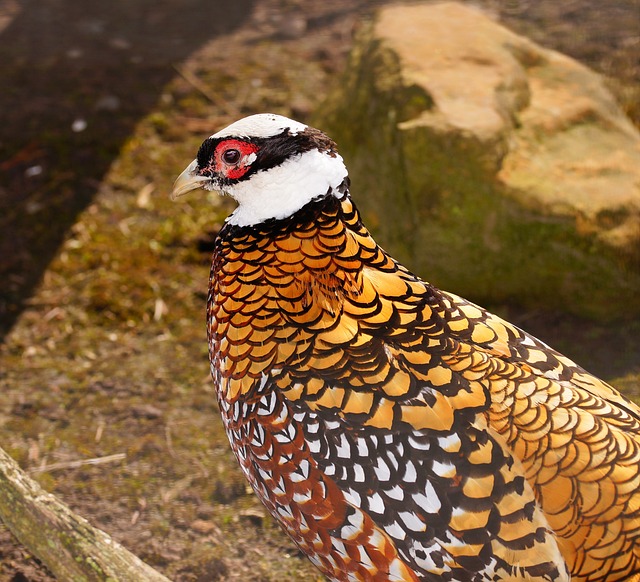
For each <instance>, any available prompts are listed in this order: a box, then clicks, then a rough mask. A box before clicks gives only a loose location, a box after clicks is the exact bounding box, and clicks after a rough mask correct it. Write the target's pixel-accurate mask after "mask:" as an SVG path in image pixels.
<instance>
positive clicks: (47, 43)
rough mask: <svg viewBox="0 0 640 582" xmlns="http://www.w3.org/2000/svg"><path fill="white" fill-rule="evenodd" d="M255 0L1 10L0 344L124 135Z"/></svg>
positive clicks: (51, 0) (40, 4) (125, 0)
mask: <svg viewBox="0 0 640 582" xmlns="http://www.w3.org/2000/svg"><path fill="white" fill-rule="evenodd" d="M252 9H253V2H252V0H239V1H236V2H221V1H216V0H178V1H176V0H162V1H160V2H151V1H150V0H118V1H114V2H99V1H96V0H91V1H88V2H74V1H73V0H62V1H60V0H43V1H37V2H36V1H24V2H22V3H21V4H20V5H18V4H16V3H11V2H6V3H5V4H4V6H2V5H0V26H1V22H2V20H3V19H4V21H5V22H6V21H8V22H9V23H8V25H5V26H6V27H5V28H4V30H3V31H2V32H1V33H0V62H2V63H3V65H2V67H1V68H0V87H2V91H0V111H2V112H3V113H4V115H3V116H2V117H3V122H2V124H1V126H0V281H2V285H1V286H0V342H1V341H2V339H3V338H4V336H5V335H6V333H7V332H8V330H9V329H10V328H11V326H12V325H13V323H14V322H15V319H16V317H17V315H18V314H19V313H20V311H21V309H22V308H23V306H24V304H25V301H27V300H28V298H29V297H30V296H31V295H32V292H33V288H34V286H35V285H37V283H38V281H39V280H40V278H41V276H42V274H43V272H44V270H45V269H46V267H47V265H48V264H49V262H50V260H51V259H52V257H53V255H54V253H55V252H56V249H57V248H58V246H59V245H60V243H61V242H62V240H63V238H64V236H65V232H66V231H67V229H68V228H69V227H70V226H71V225H72V224H73V223H74V222H75V220H76V217H77V216H78V214H79V212H81V211H82V210H83V209H84V208H85V207H86V206H87V205H88V204H89V203H90V201H91V200H92V198H93V196H94V194H95V193H96V190H97V187H98V185H99V183H100V181H101V180H102V178H103V176H104V174H105V172H106V171H107V170H108V168H109V167H110V165H111V163H112V162H113V160H114V159H115V158H116V156H117V155H118V152H119V151H120V148H121V146H122V145H123V142H124V141H125V140H126V139H127V137H128V136H129V135H130V134H131V132H132V130H133V128H134V127H135V125H136V124H137V123H138V121H139V120H140V119H141V118H143V117H144V116H145V115H146V114H147V113H148V112H149V111H150V109H151V108H153V107H154V105H156V104H157V102H158V99H159V98H160V95H161V92H162V89H163V87H164V85H165V84H166V83H167V82H168V81H169V80H170V79H171V78H172V77H174V76H175V75H176V69H175V65H177V64H179V63H180V62H181V61H182V60H184V59H186V58H187V57H188V56H189V55H190V54H191V53H192V52H193V51H195V50H196V49H198V48H199V47H200V46H201V45H202V44H203V43H205V42H206V41H209V40H211V39H212V38H213V37H214V36H216V35H220V34H224V33H228V32H230V31H231V30H232V29H233V28H235V27H237V26H238V25H239V24H240V23H241V22H242V21H244V20H245V19H246V18H247V17H248V15H249V14H250V12H251V11H252Z"/></svg>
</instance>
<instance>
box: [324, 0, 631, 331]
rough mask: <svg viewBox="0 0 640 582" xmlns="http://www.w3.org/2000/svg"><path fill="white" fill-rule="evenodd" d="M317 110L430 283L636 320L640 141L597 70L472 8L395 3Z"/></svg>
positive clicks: (395, 241)
mask: <svg viewBox="0 0 640 582" xmlns="http://www.w3.org/2000/svg"><path fill="white" fill-rule="evenodd" d="M319 117H320V119H318V120H316V123H317V124H321V126H322V127H324V128H326V129H327V130H328V131H329V133H330V134H331V135H332V137H334V139H335V140H336V141H337V142H338V144H339V146H340V149H341V151H342V153H343V155H344V157H345V159H346V161H347V165H348V166H349V168H350V173H351V178H352V191H353V193H354V197H355V199H356V201H357V202H358V203H359V207H360V208H361V210H362V211H363V214H364V216H365V219H366V221H367V224H368V225H369V226H370V227H371V228H372V230H373V231H374V234H375V235H376V236H377V238H378V240H379V242H381V243H382V244H383V246H385V247H386V248H388V250H389V251H391V252H392V253H393V254H395V255H397V256H398V258H400V259H401V260H402V261H403V262H405V263H406V264H407V265H408V266H409V267H411V268H412V269H413V270H414V271H416V272H418V273H419V274H420V275H421V276H423V277H425V278H426V279H427V280H430V281H432V282H433V283H435V284H436V285H438V286H441V287H443V288H446V289H448V290H451V291H454V292H456V293H459V294H461V295H464V296H467V297H469V298H472V299H474V300H476V301H478V302H480V303H484V304H489V305H495V304H498V303H518V304H520V305H524V306H528V307H532V308H545V309H557V310H563V311H569V312H572V313H574V314H578V315H581V316H585V315H586V316H589V317H593V318H597V319H616V318H623V317H630V316H638V315H640V269H639V268H638V267H639V266H640V134H639V133H638V131H637V129H636V128H635V127H634V126H633V124H632V123H631V122H630V121H629V120H628V119H627V118H626V117H625V115H624V113H623V112H622V111H621V109H620V107H619V106H618V105H617V103H616V101H615V99H614V98H613V96H612V95H611V94H610V92H609V91H608V90H607V89H606V87H605V85H604V82H603V80H602V79H601V77H600V76H599V75H597V74H596V73H594V72H592V71H591V70H589V69H588V68H587V67H585V66H583V65H581V64H579V63H577V62H576V61H574V60H573V59H571V58H569V57H567V56H564V55H561V54H559V53H557V52H555V51H552V50H548V49H545V48H543V47H541V46H539V45H537V44H535V43H533V42H532V41H530V40H528V39H526V38H524V37H522V36H519V35H517V34H515V33H513V32H511V31H509V30H508V29H506V28H504V27H503V26H501V25H500V24H498V23H497V22H495V21H494V20H492V19H491V18H490V17H489V16H488V15H486V14H484V13H482V12H481V11H479V10H478V9H475V8H473V7H470V6H468V5H462V4H458V3H453V2H446V3H441V4H424V5H408V6H389V7H386V8H383V9H381V10H380V11H379V12H378V14H377V16H376V17H375V19H374V20H373V21H371V22H369V23H365V24H363V25H362V27H361V30H360V31H359V33H358V35H357V38H356V43H355V46H354V49H353V52H352V56H351V62H350V64H349V66H348V69H347V72H346V73H345V76H344V78H343V79H342V81H341V83H340V84H339V85H338V88H337V89H336V91H335V94H334V95H333V96H332V97H331V98H330V99H329V101H328V103H327V104H326V106H325V107H324V109H323V110H322V111H321V112H320V114H319Z"/></svg>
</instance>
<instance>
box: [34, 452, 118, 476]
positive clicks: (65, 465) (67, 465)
mask: <svg viewBox="0 0 640 582" xmlns="http://www.w3.org/2000/svg"><path fill="white" fill-rule="evenodd" d="M126 458H127V455H126V454H125V453H116V454H115V455H107V456H106V457H94V458H93V459H80V460H78V461H63V462H60V463H52V464H51V465H43V466H41V467H34V468H33V469H29V473H31V474H34V473H45V472H49V471H58V470H59V469H77V468H78V467H83V466H84V465H104V464H105V463H115V462H117V461H124V459H126Z"/></svg>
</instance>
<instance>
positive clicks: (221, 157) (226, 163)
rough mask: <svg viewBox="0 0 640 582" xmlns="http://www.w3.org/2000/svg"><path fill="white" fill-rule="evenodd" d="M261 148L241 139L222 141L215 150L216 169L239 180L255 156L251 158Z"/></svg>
mask: <svg viewBox="0 0 640 582" xmlns="http://www.w3.org/2000/svg"><path fill="white" fill-rule="evenodd" d="M259 149H260V148H259V147H258V146H257V145H255V144H253V143H249V142H246V141H241V140H239V139H227V140H225V141H221V142H220V143H219V144H218V145H217V147H216V150H215V152H214V154H213V155H214V160H215V167H216V171H217V172H218V173H219V174H222V175H223V176H224V177H225V178H229V179H230V180H238V179H240V178H242V176H244V175H245V173H246V172H247V170H248V169H249V166H250V165H251V163H252V162H253V160H254V159H255V157H252V158H249V156H251V154H255V153H256V152H257V151H258V150H259Z"/></svg>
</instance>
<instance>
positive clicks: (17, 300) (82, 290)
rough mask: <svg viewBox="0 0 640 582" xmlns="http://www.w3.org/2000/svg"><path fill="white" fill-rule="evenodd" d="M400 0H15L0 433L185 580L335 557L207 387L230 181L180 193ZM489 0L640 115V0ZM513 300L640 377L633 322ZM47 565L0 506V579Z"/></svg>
mask: <svg viewBox="0 0 640 582" xmlns="http://www.w3.org/2000/svg"><path fill="white" fill-rule="evenodd" d="M385 3H386V2H382V1H374V0H360V1H349V2H341V1H338V0H328V1H327V0H325V1H322V2H320V1H319V0H310V1H307V2H304V1H302V0H263V1H261V2H252V1H250V0H240V1H238V2H235V3H232V2H224V3H223V2H218V1H212V0H207V1H205V0H180V1H178V0H163V1H161V2H153V3H152V2H149V1H145V0H130V1H125V0H121V1H119V2H96V1H93V0H92V1H88V2H84V3H78V2H73V1H71V0H67V1H64V0H40V1H39V2H37V3H36V2H29V1H26V0H25V1H24V2H17V1H12V0H4V1H2V0H0V62H2V65H1V66H0V87H2V89H0V111H1V112H2V113H3V115H2V117H3V121H2V124H0V281H2V285H1V287H2V288H1V289H0V446H2V448H4V449H5V450H7V452H9V453H10V454H11V455H12V456H13V457H14V458H15V459H16V460H17V461H18V462H19V463H20V465H21V466H22V467H23V468H25V469H26V470H28V471H29V472H30V473H31V474H32V475H33V476H34V477H35V478H36V479H37V480H38V481H39V482H40V483H41V484H42V485H43V486H44V487H45V488H46V489H48V490H49V491H52V492H53V493H55V494H56V495H57V496H59V497H60V498H61V499H63V500H64V501H65V502H66V503H68V504H69V505H70V506H71V507H72V508H73V509H74V510H75V511H77V512H78V513H80V514H81V515H83V516H84V517H86V518H87V519H89V521H90V522H91V523H92V524H94V525H95V526H97V527H99V528H101V529H104V530H105V531H107V532H108V533H109V534H111V535H112V536H113V537H114V538H116V539H117V540H118V541H120V542H121V543H122V544H123V545H125V546H126V547H127V548H129V549H130V550H131V551H133V552H134V553H136V554H137V555H139V556H140V557H141V558H142V559H144V560H145V561H147V562H148V563H149V564H151V565H152V566H154V567H155V568H157V569H158V570H160V571H162V572H163V573H165V574H166V575H167V576H169V577H170V578H171V579H173V580H176V581H201V582H204V581H215V580H246V581H265V582H266V581H274V582H275V581H289V580H291V581H296V580H320V579H321V576H320V575H319V574H318V573H317V572H316V571H315V570H314V569H313V568H312V567H311V566H310V565H309V564H308V563H307V561H306V560H305V559H304V558H302V557H301V556H300V555H299V553H298V552H297V550H296V548H295V546H294V545H293V544H292V543H291V542H290V541H289V540H288V538H286V537H285V536H284V535H283V534H282V533H281V532H280V530H279V529H278V528H277V526H275V525H274V524H273V522H272V521H271V520H270V519H269V518H268V517H267V516H266V515H265V511H264V510H263V508H262V506H261V505H260V504H259V502H258V501H257V500H256V498H255V496H254V495H253V494H252V493H251V491H250V490H249V489H248V486H247V485H246V483H245V481H244V478H243V477H242V475H241V474H240V471H239V470H238V468H237V466H236V462H235V460H234V459H233V458H232V455H231V453H230V450H229V447H228V443H227V441H226V437H225V435H224V433H223V430H222V427H221V423H220V421H219V418H218V413H217V410H216V406H215V402H214V400H215V398H214V395H213V391H212V390H213V389H212V386H211V383H210V380H209V376H208V363H207V350H206V340H205V332H204V301H205V294H206V289H207V279H208V268H209V253H210V251H211V242H212V240H213V237H214V236H215V233H216V232H217V229H218V228H219V226H220V224H221V222H222V220H223V218H224V216H225V215H226V213H227V212H228V210H229V206H228V202H227V201H225V200H221V199H219V198H217V197H216V196H215V195H213V194H205V193H201V194H200V195H198V194H197V193H194V195H192V196H191V197H190V199H189V200H187V201H186V202H184V203H180V204H174V203H172V202H170V201H169V200H168V193H169V191H170V188H171V184H172V183H173V180H174V179H175V177H176V176H177V174H178V173H179V172H180V171H181V170H182V169H183V167H184V166H185V165H186V164H187V163H188V162H189V161H190V160H191V159H193V157H194V154H195V152H196V151H197V148H198V146H199V144H200V142H201V141H202V139H203V138H204V137H206V136H207V135H209V134H211V133H213V132H214V131H215V130H216V129H219V128H220V127H222V126H223V125H225V124H226V123H228V122H231V121H232V120H234V119H235V118H238V117H240V116H242V115H246V114H250V113H255V112H260V111H274V112H277V113H282V114H285V115H289V116H293V117H296V118H299V119H302V120H309V119H312V118H313V114H314V111H315V109H316V107H317V106H318V105H319V104H320V103H321V102H322V99H323V97H324V96H325V95H326V94H327V92H328V91H329V90H330V89H331V87H333V86H334V84H335V83H337V82H339V78H340V77H339V76H340V71H341V70H342V69H343V68H344V65H345V63H346V59H347V56H348V52H349V48H350V45H351V39H352V34H353V30H354V27H355V26H357V22H358V21H359V19H361V18H364V17H366V15H367V14H368V13H370V11H371V10H373V9H375V7H376V6H378V5H381V4H385ZM476 4H481V5H483V6H484V7H486V8H487V9H489V10H491V11H492V12H493V13H494V14H495V15H496V17H499V18H501V19H502V20H503V21H504V22H506V23H507V24H508V25H509V26H511V27H513V28H514V29H516V30H517V31H519V32H523V33H526V34H528V35H530V36H531V37H532V38H534V39H535V40H537V41H539V42H542V43H543V44H545V45H547V46H551V47H554V48H558V49H559V50H562V51H565V52H567V53H569V54H571V55H573V56H575V57H576V58H579V59H580V60H582V61H583V62H585V63H586V64H588V65H590V66H592V67H594V68H596V69H597V70H599V71H600V72H602V73H603V74H605V75H607V76H608V78H609V79H610V85H611V87H612V88H613V89H614V91H615V92H616V94H617V95H618V96H619V98H620V100H621V102H622V103H623V106H624V107H625V108H626V109H627V111H628V112H629V114H630V115H631V116H632V117H634V119H635V121H636V123H638V121H639V120H640V112H639V111H638V105H637V104H638V102H639V99H638V97H639V96H640V89H639V83H640V58H639V56H640V39H639V37H638V29H639V27H640V16H639V15H640V3H639V2H638V1H636V0H632V1H630V0H616V1H612V2H608V3H606V7H605V8H603V7H602V4H603V3H601V2H596V1H595V0H573V1H566V2H562V3H559V2H556V1H555V0H541V1H539V2H534V1H528V0H521V1H518V0H513V1H512V0H502V1H499V0H485V1H483V2H476ZM503 310H505V311H507V312H508V313H509V315H510V316H511V318H512V319H513V320H515V321H516V323H519V324H520V325H522V326H524V327H525V328H527V329H529V330H531V331H533V332H534V333H535V334H536V335H538V336H539V337H542V338H543V339H545V340H546V341H548V342H550V343H551V344H552V345H554V346H555V347H558V348H559V349H561V350H562V351H565V352H566V353H567V354H568V355H570V356H572V357H574V358H576V359H577V360H578V361H579V362H581V363H584V364H585V365H586V366H587V367H588V368H589V369H591V370H593V371H595V372H596V373H598V374H600V375H601V376H603V377H605V378H606V379H615V378H622V380H620V382H619V385H620V386H622V387H623V388H624V389H626V390H627V391H628V392H629V393H631V394H632V395H635V396H636V397H637V396H638V392H637V391H638V386H637V381H636V380H634V378H636V376H634V374H638V372H640V354H639V352H640V350H639V349H638V339H637V338H638V337H639V336H640V334H639V333H638V332H639V331H640V324H638V322H627V323H626V324H625V325H624V326H621V325H620V324H619V323H615V322H612V323H611V324H610V325H607V324H600V325H595V324H593V323H591V322H586V321H576V320H575V319H569V318H567V317H565V316H563V315H561V314H552V313H536V314H531V313H522V312H521V311H519V310H518V308H517V306H509V307H507V306H503ZM577 337H579V338H580V341H579V342H576V338H577ZM577 343H580V344H581V345H583V346H585V347H584V348H583V351H579V350H577V348H576V344H577ZM625 378H626V379H625ZM91 459H100V460H101V461H102V462H100V461H98V462H97V463H95V462H94V463H89V462H86V461H88V460H91ZM78 461H80V463H78ZM78 465H79V466H78ZM44 580H52V577H51V576H50V575H49V574H48V572H47V571H46V569H45V568H44V567H43V566H42V565H40V564H39V563H38V561H37V560H36V559H35V558H33V557H32V556H30V555H29V552H28V551H27V550H26V549H25V548H24V547H22V546H21V545H20V544H19V543H18V542H16V541H15V540H14V539H13V537H12V536H11V534H10V533H9V532H8V531H7V530H6V529H5V528H4V527H3V526H2V525H0V582H4V581H13V582H26V581H33V582H36V581H44Z"/></svg>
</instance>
